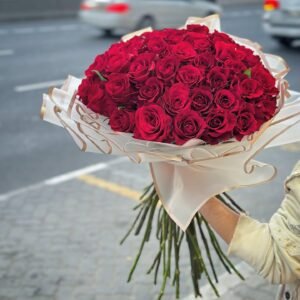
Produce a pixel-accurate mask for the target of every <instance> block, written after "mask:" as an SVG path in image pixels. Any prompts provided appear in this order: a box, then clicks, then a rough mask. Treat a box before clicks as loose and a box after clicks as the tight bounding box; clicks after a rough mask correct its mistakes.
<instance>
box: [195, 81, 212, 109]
mask: <svg viewBox="0 0 300 300" xmlns="http://www.w3.org/2000/svg"><path fill="white" fill-rule="evenodd" d="M191 99H192V105H191V107H192V109H194V110H196V111H197V112H199V113H200V114H202V115H203V114H206V113H207V112H208V111H209V109H210V107H211V105H212V104H213V94H212V92H211V91H210V89H208V88H204V87H200V88H195V89H193V90H192V94H191Z"/></svg>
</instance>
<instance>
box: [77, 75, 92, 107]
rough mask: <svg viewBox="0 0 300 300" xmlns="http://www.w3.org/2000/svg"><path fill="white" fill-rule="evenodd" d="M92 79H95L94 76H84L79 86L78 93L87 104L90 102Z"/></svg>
mask: <svg viewBox="0 0 300 300" xmlns="http://www.w3.org/2000/svg"><path fill="white" fill-rule="evenodd" d="M91 80H93V77H87V78H84V79H83V80H82V81H81V83H80V85H79V87H78V92H77V95H78V96H79V98H80V100H81V101H82V103H84V104H85V105H87V103H88V102H89V99H88V94H89V88H90V85H91V82H90V81H91Z"/></svg>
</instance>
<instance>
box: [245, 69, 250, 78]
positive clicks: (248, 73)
mask: <svg viewBox="0 0 300 300" xmlns="http://www.w3.org/2000/svg"><path fill="white" fill-rule="evenodd" d="M244 74H245V75H247V76H248V77H249V78H251V69H250V68H249V69H247V70H245V71H244Z"/></svg>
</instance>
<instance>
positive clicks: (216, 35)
mask: <svg viewBox="0 0 300 300" xmlns="http://www.w3.org/2000/svg"><path fill="white" fill-rule="evenodd" d="M211 39H212V40H213V41H214V43H216V42H218V41H221V42H226V43H234V40H233V39H232V38H231V37H230V36H229V35H228V34H226V33H224V32H219V31H217V30H215V31H214V32H213V33H212V35H211Z"/></svg>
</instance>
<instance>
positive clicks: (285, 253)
mask: <svg viewBox="0 0 300 300" xmlns="http://www.w3.org/2000/svg"><path fill="white" fill-rule="evenodd" d="M285 187H286V196H285V198H284V200H283V202H282V204H281V206H280V208H279V209H278V210H277V212H276V213H275V214H274V215H273V216H272V218H271V220H270V222H269V223H260V222H258V221H256V220H254V219H252V218H250V217H248V216H246V215H241V216H240V218H239V221H238V224H237V226H236V229H235V232H234V235H233V238H232V240H231V243H230V245H229V248H228V254H230V255H231V254H234V255H236V256H238V257H240V258H241V259H243V260H244V261H246V262H247V263H248V264H249V265H251V266H252V267H254V268H255V269H256V271H257V272H258V273H259V274H260V275H262V276H263V277H265V278H266V279H267V280H268V281H270V282H271V283H290V282H295V281H297V280H299V279H300V161H299V162H298V164H297V165H296V167H295V169H294V170H293V173H292V174H291V176H290V177H289V178H288V179H287V181H286V184H285Z"/></svg>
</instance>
